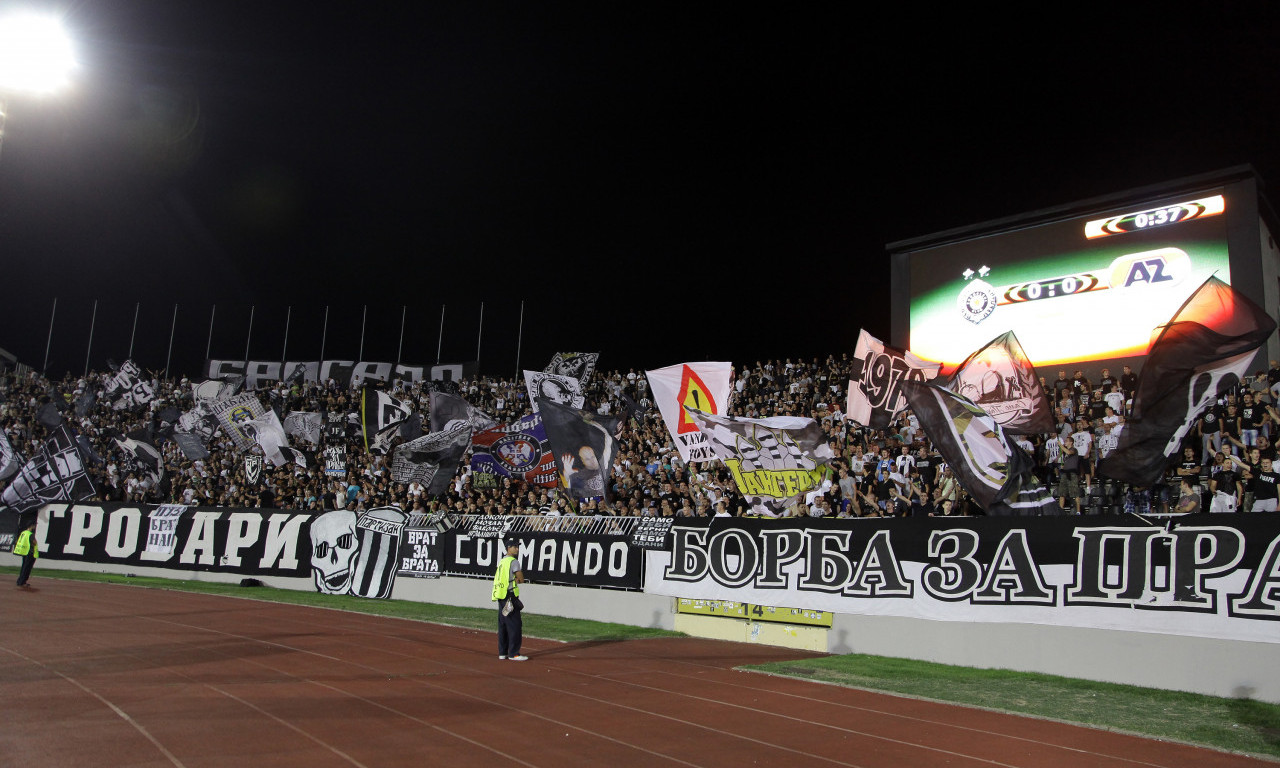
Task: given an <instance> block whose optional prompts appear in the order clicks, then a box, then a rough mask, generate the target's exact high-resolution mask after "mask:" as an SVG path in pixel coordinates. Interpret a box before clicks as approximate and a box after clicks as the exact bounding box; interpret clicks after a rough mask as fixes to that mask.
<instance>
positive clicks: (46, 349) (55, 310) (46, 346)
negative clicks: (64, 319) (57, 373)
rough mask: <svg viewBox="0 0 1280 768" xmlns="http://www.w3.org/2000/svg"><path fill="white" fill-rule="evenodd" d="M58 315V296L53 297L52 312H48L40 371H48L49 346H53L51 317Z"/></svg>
mask: <svg viewBox="0 0 1280 768" xmlns="http://www.w3.org/2000/svg"><path fill="white" fill-rule="evenodd" d="M57 316H58V297H57V296H54V297H53V312H51V313H49V340H48V341H46V342H45V343H44V366H43V367H42V368H41V369H40V373H48V371H49V348H50V347H52V346H53V318H55V317H57Z"/></svg>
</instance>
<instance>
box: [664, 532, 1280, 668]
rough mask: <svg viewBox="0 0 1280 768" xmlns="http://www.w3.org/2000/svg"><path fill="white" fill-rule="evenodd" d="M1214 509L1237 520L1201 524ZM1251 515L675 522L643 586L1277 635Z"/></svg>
mask: <svg viewBox="0 0 1280 768" xmlns="http://www.w3.org/2000/svg"><path fill="white" fill-rule="evenodd" d="M1226 517H1232V518H1237V519H1238V521H1237V520H1232V521H1231V525H1229V526H1228V525H1215V524H1214V523H1216V522H1217V521H1218V520H1219V519H1222V518H1226ZM1262 517H1264V516H1263V515H1230V516H1228V515H1194V516H1192V515H1188V516H1185V517H1184V518H1183V520H1182V522H1183V523H1184V524H1183V525H1182V526H1180V527H1175V528H1173V529H1172V530H1166V528H1165V526H1164V525H1154V526H1146V525H1142V524H1130V523H1136V522H1137V521H1133V520H1132V519H1131V518H1120V517H1113V518H1105V519H1099V521H1098V522H1096V523H1091V524H1090V523H1084V522H1077V521H1073V520H1070V519H1067V518H1024V519H1014V518H988V519H984V518H967V519H961V520H950V519H944V518H929V519H928V522H927V523H925V522H924V520H922V519H919V518H913V519H911V520H902V521H870V520H867V521H861V520H855V521H849V524H848V525H844V526H837V523H838V522H842V521H818V523H820V524H815V525H812V526H806V527H803V528H800V527H797V526H796V525H795V524H794V523H793V522H792V521H789V520H788V521H769V520H751V519H737V518H734V519H731V520H726V522H725V523H724V525H717V524H712V525H711V526H710V527H706V524H705V523H703V524H702V525H701V526H699V527H692V526H688V527H683V526H681V525H680V524H679V523H677V524H676V525H675V526H674V527H673V528H672V530H671V542H672V544H671V549H670V550H669V551H660V550H649V551H648V552H647V560H646V563H645V570H644V573H645V582H644V591H645V592H646V593H649V594H658V595H669V596H671V597H678V598H688V599H695V600H732V601H736V602H742V603H755V604H763V605H773V606H785V607H788V608H801V609H809V610H819V611H831V612H833V613H842V614H853V615H864V614H865V615H873V616H903V617H910V618H917V619H929V620H933V621H964V622H972V621H982V622H998V623H1008V624H1048V625H1059V626H1072V627H1087V628H1090V629H1112V630H1122V631H1130V632H1154V633H1160V634H1172V635H1190V636H1197V637H1208V638H1222V639H1231V640H1246V641H1252V642H1263V643H1280V633H1278V632H1277V631H1276V627H1277V624H1276V622H1277V620H1280V597H1278V595H1280V589H1277V587H1278V586H1280V535H1278V534H1280V531H1277V530H1276V529H1275V523H1274V522H1272V521H1269V520H1262V519H1254V520H1249V519H1247V518H1262ZM1265 517H1273V516H1265ZM782 522H785V525H780V524H779V523H782ZM1260 529H1261V530H1260ZM1255 534H1261V535H1255ZM1255 539H1256V540H1255Z"/></svg>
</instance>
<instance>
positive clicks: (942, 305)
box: [907, 187, 1231, 367]
mask: <svg viewBox="0 0 1280 768" xmlns="http://www.w3.org/2000/svg"><path fill="white" fill-rule="evenodd" d="M1227 202H1228V197H1227V195H1226V193H1225V191H1224V189H1223V188H1221V187H1218V188H1210V189H1206V190H1202V191H1200V192H1194V193H1191V194H1187V195H1181V196H1178V197H1174V198H1168V199H1154V200H1149V201H1145V202H1142V203H1139V204H1137V205H1132V206H1126V207H1124V208H1120V209H1117V210H1101V211H1098V212H1097V213H1095V214H1092V215H1086V216H1079V217H1074V218H1067V219H1062V220H1057V221H1050V222H1047V223H1040V224H1035V225H1029V226H1024V227H1021V228H1012V229H1006V230H1004V231H998V232H995V233H992V234H986V235H983V236H975V237H971V238H969V239H964V240H960V241H957V242H947V243H942V244H939V245H933V246H926V247H921V248H919V249H918V250H914V251H910V252H909V253H908V256H909V261H908V262H907V264H908V266H907V273H908V276H909V280H910V290H909V302H910V303H909V313H908V314H909V325H908V333H909V345H910V349H911V351H912V352H914V353H915V354H916V355H918V356H920V357H922V358H924V359H926V360H930V361H933V362H938V363H942V364H943V365H944V366H952V365H956V364H958V363H960V362H961V361H963V360H964V359H965V358H966V357H967V356H968V355H969V354H970V353H972V352H973V351H975V350H977V349H978V348H979V347H981V346H982V345H984V344H986V343H987V342H989V341H991V340H992V339H994V338H995V337H997V336H999V335H1000V334H1002V333H1004V332H1006V331H1010V330H1012V331H1013V332H1014V333H1015V334H1017V337H1018V341H1019V342H1021V344H1022V347H1023V349H1024V350H1025V351H1026V353H1027V356H1028V357H1029V358H1030V359H1031V361H1032V362H1033V363H1034V364H1035V365H1037V366H1050V367H1051V366H1055V365H1067V364H1076V363H1082V364H1083V363H1089V362H1093V361H1100V360H1115V359H1120V358H1129V357H1136V356H1140V355H1144V354H1146V352H1147V348H1148V345H1149V343H1150V342H1151V340H1152V339H1153V337H1154V336H1153V334H1154V333H1155V332H1156V329H1157V327H1158V326H1160V325H1161V324H1162V323H1165V322H1167V321H1168V320H1169V318H1170V317H1171V316H1172V315H1173V313H1174V312H1175V311H1177V309H1178V307H1179V306H1181V304H1182V302H1184V301H1185V300H1186V299H1187V297H1188V296H1190V295H1191V293H1192V291H1194V290H1195V289H1196V288H1197V287H1199V286H1200V284H1201V283H1202V282H1204V281H1205V280H1207V279H1208V278H1209V276H1210V275H1217V277H1218V278H1219V279H1221V280H1223V281H1224V282H1227V283H1230V282H1231V267H1230V259H1229V258H1228V248H1227V218H1228V217H1227V215H1226V213H1227Z"/></svg>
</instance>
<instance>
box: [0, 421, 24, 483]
mask: <svg viewBox="0 0 1280 768" xmlns="http://www.w3.org/2000/svg"><path fill="white" fill-rule="evenodd" d="M24 463H25V462H24V461H23V460H22V456H20V455H19V454H18V452H17V451H15V450H14V449H13V443H10V442H9V434H8V433H7V432H5V431H4V430H0V480H8V479H9V478H10V477H13V476H14V475H16V474H17V473H18V470H20V469H22V465H23V464H24Z"/></svg>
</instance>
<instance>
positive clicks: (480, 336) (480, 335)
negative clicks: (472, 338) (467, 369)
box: [476, 301, 484, 368]
mask: <svg viewBox="0 0 1280 768" xmlns="http://www.w3.org/2000/svg"><path fill="white" fill-rule="evenodd" d="M483 338H484V302H483V301H482V302H480V330H479V331H477V332H476V368H479V367H480V340H481V339H483Z"/></svg>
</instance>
